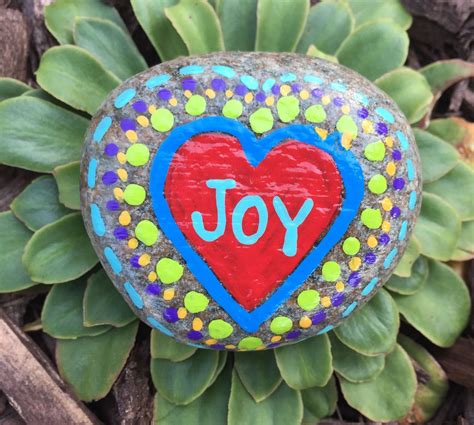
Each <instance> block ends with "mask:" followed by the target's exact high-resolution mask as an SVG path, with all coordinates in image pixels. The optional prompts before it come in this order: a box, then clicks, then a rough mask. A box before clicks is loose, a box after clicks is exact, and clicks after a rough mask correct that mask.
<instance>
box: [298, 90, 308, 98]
mask: <svg viewBox="0 0 474 425" xmlns="http://www.w3.org/2000/svg"><path fill="white" fill-rule="evenodd" d="M300 97H301V99H303V100H306V99H308V98H309V92H308V90H301V91H300Z"/></svg>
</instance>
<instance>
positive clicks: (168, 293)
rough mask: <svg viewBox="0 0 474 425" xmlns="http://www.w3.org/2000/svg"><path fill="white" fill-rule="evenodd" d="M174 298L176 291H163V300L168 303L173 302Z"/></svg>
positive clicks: (170, 289)
mask: <svg viewBox="0 0 474 425" xmlns="http://www.w3.org/2000/svg"><path fill="white" fill-rule="evenodd" d="M173 298H174V289H173V288H168V289H165V290H164V291H163V299H164V300H166V301H169V300H172V299H173Z"/></svg>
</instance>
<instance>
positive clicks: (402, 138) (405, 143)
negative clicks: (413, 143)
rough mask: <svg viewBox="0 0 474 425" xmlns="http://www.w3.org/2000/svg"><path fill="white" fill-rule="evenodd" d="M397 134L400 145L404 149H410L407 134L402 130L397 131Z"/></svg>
mask: <svg viewBox="0 0 474 425" xmlns="http://www.w3.org/2000/svg"><path fill="white" fill-rule="evenodd" d="M395 134H396V135H397V137H398V140H400V146H401V147H402V150H403V151H406V150H407V149H408V140H407V138H406V136H405V135H404V134H403V133H402V132H401V131H397V132H396V133H395Z"/></svg>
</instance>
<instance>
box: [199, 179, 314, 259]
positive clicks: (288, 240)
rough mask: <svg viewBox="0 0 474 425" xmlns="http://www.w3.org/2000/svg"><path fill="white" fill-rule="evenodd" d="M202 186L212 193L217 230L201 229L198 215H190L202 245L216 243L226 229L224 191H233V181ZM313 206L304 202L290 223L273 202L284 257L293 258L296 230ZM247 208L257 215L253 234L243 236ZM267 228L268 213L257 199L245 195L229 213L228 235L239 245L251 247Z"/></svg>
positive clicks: (277, 199)
mask: <svg viewBox="0 0 474 425" xmlns="http://www.w3.org/2000/svg"><path fill="white" fill-rule="evenodd" d="M206 186H207V187H208V188H210V189H215V191H216V207H217V226H216V228H215V229H214V230H207V229H206V228H205V227H204V220H203V218H202V214H201V213H200V212H199V211H194V212H193V213H192V214H191V219H192V224H193V228H194V230H195V232H196V233H197V234H198V236H199V237H200V238H201V239H202V240H204V241H206V242H213V241H215V240H217V239H219V238H220V237H221V236H222V235H223V234H224V232H225V230H226V226H227V218H226V214H225V211H226V207H225V205H226V203H225V202H226V201H225V199H226V191H227V190H228V189H233V188H235V187H236V182H235V180H233V179H224V180H220V179H211V180H207V182H206ZM313 205H314V202H313V200H312V199H306V200H305V201H304V202H303V204H302V205H301V207H300V209H299V211H298V213H297V214H296V216H295V217H294V218H293V219H292V218H291V217H290V215H289V214H288V210H287V208H286V206H285V204H284V203H283V201H282V200H281V199H280V197H279V196H275V197H274V198H273V208H275V212H276V213H277V215H278V218H279V219H280V221H281V223H282V224H283V227H284V228H285V239H284V242H283V247H282V250H283V253H284V254H285V255H286V256H287V257H293V256H295V255H296V251H297V245H298V227H299V226H300V225H301V224H302V223H303V222H304V221H305V220H306V218H307V217H308V215H309V213H310V212H311V210H312V209H313ZM250 208H256V209H257V212H258V217H259V222H258V228H257V231H256V232H255V233H253V234H251V235H246V234H245V233H244V231H243V227H242V222H243V219H244V216H245V214H246V213H247V211H248V210H249V209H250ZM267 224H268V210H267V206H266V205H265V202H264V201H263V199H262V198H261V197H260V196H257V195H247V196H244V197H243V198H242V199H241V200H240V201H239V202H238V203H237V205H236V206H235V208H234V211H233V212H232V231H233V232H234V236H235V238H236V239H237V240H238V241H239V242H240V243H241V244H243V245H253V244H255V243H256V242H257V241H258V240H259V239H260V238H261V237H262V235H263V234H264V233H265V230H266V228H267Z"/></svg>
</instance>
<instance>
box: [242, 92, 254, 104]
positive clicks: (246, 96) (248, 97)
mask: <svg viewBox="0 0 474 425" xmlns="http://www.w3.org/2000/svg"><path fill="white" fill-rule="evenodd" d="M244 100H245V102H246V103H250V102H251V101H252V100H253V93H250V92H248V93H247V94H246V95H245V96H244Z"/></svg>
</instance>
